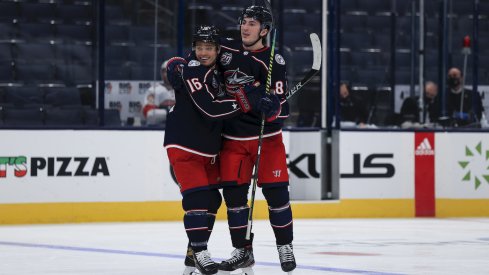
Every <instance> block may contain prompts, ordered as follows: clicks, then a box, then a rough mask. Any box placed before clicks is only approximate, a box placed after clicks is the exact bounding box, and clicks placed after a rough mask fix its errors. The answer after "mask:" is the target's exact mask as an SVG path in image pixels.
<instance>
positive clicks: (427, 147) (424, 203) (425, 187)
mask: <svg viewBox="0 0 489 275" xmlns="http://www.w3.org/2000/svg"><path fill="white" fill-rule="evenodd" d="M414 166H415V171H414V173H415V175H414V185H415V199H416V203H415V204H416V217H434V216H435V134H434V133H429V132H416V133H415V134H414Z"/></svg>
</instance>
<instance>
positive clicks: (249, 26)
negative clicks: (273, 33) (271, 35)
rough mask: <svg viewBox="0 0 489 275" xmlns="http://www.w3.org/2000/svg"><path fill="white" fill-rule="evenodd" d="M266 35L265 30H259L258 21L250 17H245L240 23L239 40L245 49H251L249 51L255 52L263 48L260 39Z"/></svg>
mask: <svg viewBox="0 0 489 275" xmlns="http://www.w3.org/2000/svg"><path fill="white" fill-rule="evenodd" d="M266 34H267V30H266V29H263V30H262V29H261V24H260V21H258V20H255V19H253V18H250V17H245V18H243V20H242V21H241V40H242V41H243V45H244V46H245V47H251V48H250V49H249V50H257V49H259V48H261V47H263V44H262V43H261V37H263V36H265V35H266Z"/></svg>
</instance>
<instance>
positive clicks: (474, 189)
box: [435, 133, 489, 199]
mask: <svg viewBox="0 0 489 275" xmlns="http://www.w3.org/2000/svg"><path fill="white" fill-rule="evenodd" d="M435 137H436V144H437V145H436V147H437V150H436V151H435V157H436V164H435V169H436V174H435V175H436V198H437V199H488V198H489V135H487V134H486V133H436V135H435Z"/></svg>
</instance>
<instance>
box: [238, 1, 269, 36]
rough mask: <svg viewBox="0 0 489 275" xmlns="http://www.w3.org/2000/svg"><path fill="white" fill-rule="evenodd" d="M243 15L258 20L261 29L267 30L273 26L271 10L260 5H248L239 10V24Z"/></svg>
mask: <svg viewBox="0 0 489 275" xmlns="http://www.w3.org/2000/svg"><path fill="white" fill-rule="evenodd" d="M245 17H249V18H253V19H255V20H258V21H260V23H261V27H262V28H263V29H268V30H269V31H271V30H272V28H273V16H272V12H271V11H270V10H269V9H267V8H265V7H262V6H249V7H247V8H245V9H244V10H243V11H242V12H241V16H240V17H239V24H240V25H241V23H242V22H243V19H244V18H245Z"/></svg>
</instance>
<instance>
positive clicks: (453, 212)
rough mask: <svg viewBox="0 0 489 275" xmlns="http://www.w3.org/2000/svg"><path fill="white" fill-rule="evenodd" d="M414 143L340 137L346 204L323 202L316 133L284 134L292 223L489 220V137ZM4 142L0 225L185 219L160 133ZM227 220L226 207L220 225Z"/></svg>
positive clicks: (53, 133)
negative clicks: (426, 191) (428, 161)
mask: <svg viewBox="0 0 489 275" xmlns="http://www.w3.org/2000/svg"><path fill="white" fill-rule="evenodd" d="M415 135H416V134H415V133H408V132H354V131H351V132H342V133H341V134H340V144H339V150H340V157H339V159H338V161H339V164H340V165H339V167H340V168H339V169H340V171H339V174H340V175H341V176H340V178H339V179H338V184H339V190H340V199H339V200H335V201H319V199H317V198H319V197H320V194H321V187H320V174H319V173H320V167H321V163H320V160H321V155H320V149H319V148H321V146H320V145H321V144H320V143H321V140H320V133H319V132H284V144H285V147H286V149H287V151H288V161H289V166H290V165H293V166H294V169H293V170H294V171H290V170H289V172H290V179H291V197H292V198H293V201H292V208H293V211H294V217H296V218H337V217H338V218H349V217H415V216H420V215H418V210H419V209H421V210H423V209H424V210H426V209H428V210H433V211H436V212H433V213H434V214H433V216H437V217H451V216H489V182H488V180H489V176H487V175H486V173H487V168H488V167H489V162H488V161H487V158H488V157H487V156H489V153H488V152H489V151H488V149H487V147H486V146H489V135H485V134H481V133H436V134H433V140H432V141H431V143H433V144H428V145H426V144H427V142H426V141H424V140H423V144H417V143H416V141H415ZM1 136H2V141H3V142H2V143H1V144H0V152H1V154H0V224H21V223H64V222H105V221H107V222H110V221H157V220H181V218H182V215H183V212H182V210H181V202H180V199H181V195H180V193H179V190H178V187H177V185H176V183H175V181H174V179H173V178H172V175H171V173H170V166H169V163H168V160H167V156H166V152H165V150H164V149H163V146H162V144H163V137H164V131H92V130H39V131H38V130H36V131H33V130H16V131H13V130H3V131H1ZM33 140H35V142H33ZM435 140H436V147H434V146H435ZM428 143H429V142H428ZM422 146H424V147H423V148H424V149H423V150H421V151H420V150H418V151H416V150H417V149H419V148H421V147H422ZM426 146H428V147H426ZM430 146H432V147H433V148H432V149H430V148H429V147H430ZM435 148H436V150H435ZM430 150H431V151H430ZM419 152H421V153H420V154H421V155H419V154H418V153H419ZM425 155H427V156H428V157H430V158H432V159H435V160H436V161H434V168H435V169H434V170H435V171H434V175H433V182H432V185H433V189H434V190H436V193H434V194H433V205H432V206H430V204H429V199H430V198H429V196H427V197H426V196H425V197H424V198H422V199H419V198H418V196H417V194H418V193H419V192H418V193H417V192H416V187H417V186H418V185H419V184H418V185H416V184H417V183H416V184H415V182H416V181H417V179H418V178H419V174H420V173H419V172H418V171H416V169H417V168H416V167H417V166H416V164H415V163H416V161H418V159H416V157H420V158H424V157H425ZM415 159H416V160H415ZM487 174H489V173H487ZM421 178H423V177H421ZM423 185H426V184H425V183H423V184H422V185H421V186H423ZM428 185H429V184H428ZM435 196H436V197H435ZM426 199H428V200H427V201H428V203H423V201H424V200H426ZM420 202H421V203H420ZM256 206H257V207H256V210H255V212H254V214H255V218H257V219H267V218H268V210H267V208H266V205H265V202H264V201H263V195H262V194H261V192H260V191H258V192H257V203H256ZM225 213H226V211H225V207H224V205H223V206H222V207H221V209H220V211H219V214H218V218H219V219H225Z"/></svg>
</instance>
